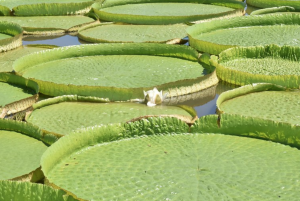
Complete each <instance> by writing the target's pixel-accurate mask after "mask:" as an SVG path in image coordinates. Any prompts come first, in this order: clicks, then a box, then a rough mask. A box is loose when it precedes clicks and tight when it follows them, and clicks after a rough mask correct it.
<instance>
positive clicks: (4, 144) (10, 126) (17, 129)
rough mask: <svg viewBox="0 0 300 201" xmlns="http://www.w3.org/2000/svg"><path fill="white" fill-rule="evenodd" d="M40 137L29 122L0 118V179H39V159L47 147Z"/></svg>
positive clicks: (40, 176)
mask: <svg viewBox="0 0 300 201" xmlns="http://www.w3.org/2000/svg"><path fill="white" fill-rule="evenodd" d="M42 138H43V134H42V132H41V131H40V130H39V129H38V128H37V127H35V126H33V125H31V124H26V123H24V122H18V121H12V120H3V119H0V153H1V154H0V160H1V166H0V180H8V179H10V180H11V179H13V180H21V181H33V182H35V181H38V180H40V179H41V178H42V173H41V171H40V169H39V167H40V159H41V156H42V154H43V153H44V151H45V150H46V149H47V146H46V145H45V144H44V143H43V142H42V141H41V139H42Z"/></svg>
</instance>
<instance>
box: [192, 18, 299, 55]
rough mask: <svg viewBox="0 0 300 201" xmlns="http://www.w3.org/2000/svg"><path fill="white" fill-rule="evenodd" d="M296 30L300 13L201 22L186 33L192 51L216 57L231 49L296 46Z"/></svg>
mask: <svg viewBox="0 0 300 201" xmlns="http://www.w3.org/2000/svg"><path fill="white" fill-rule="evenodd" d="M299 30H300V13H274V14H266V15H253V16H247V17H243V18H234V19H223V20H218V21H211V22H205V23H201V24H198V25H193V26H192V27H189V28H188V29H187V33H188V35H189V41H190V45H191V46H192V47H194V48H196V49H197V50H199V51H201V52H208V53H211V54H220V53H221V52H222V51H223V50H226V49H228V48H231V47H235V46H243V47H248V46H257V45H269V44H276V45H279V46H283V45H290V46H300V35H299Z"/></svg>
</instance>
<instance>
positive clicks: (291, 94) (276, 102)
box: [217, 83, 300, 125]
mask: <svg viewBox="0 0 300 201" xmlns="http://www.w3.org/2000/svg"><path fill="white" fill-rule="evenodd" d="M299 99H300V91H299V90H295V91H286V90H285V88H283V87H280V86H278V85H274V84H267V83H260V84H253V85H245V86H243V87H240V88H237V89H233V90H230V91H227V92H224V93H222V94H221V95H220V96H219V98H218V100H217V107H218V110H219V112H220V113H229V114H236V115H242V116H250V117H257V118H262V119H270V120H274V121H278V122H287V123H290V124H295V125H300V116H299V114H300V102H299Z"/></svg>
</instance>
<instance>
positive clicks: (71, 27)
mask: <svg viewBox="0 0 300 201" xmlns="http://www.w3.org/2000/svg"><path fill="white" fill-rule="evenodd" d="M1 20H3V21H4V20H5V21H8V22H15V23H18V24H19V25H20V26H21V27H22V28H23V29H24V34H43V35H44V34H59V33H66V32H74V31H77V30H78V29H79V28H80V27H82V26H86V25H88V24H91V23H95V24H97V23H99V22H98V21H95V20H94V19H92V18H89V17H85V16H30V17H7V16H5V17H0V21H1Z"/></svg>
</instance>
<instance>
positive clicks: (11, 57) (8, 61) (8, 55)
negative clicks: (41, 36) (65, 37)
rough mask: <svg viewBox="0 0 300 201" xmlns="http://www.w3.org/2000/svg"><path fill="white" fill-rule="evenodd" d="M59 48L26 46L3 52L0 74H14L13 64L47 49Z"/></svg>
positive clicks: (52, 46)
mask: <svg viewBox="0 0 300 201" xmlns="http://www.w3.org/2000/svg"><path fill="white" fill-rule="evenodd" d="M55 47H57V46H54V45H25V46H21V47H18V48H17V49H14V50H11V51H8V52H3V53H1V54H0V72H12V71H13V68H12V64H13V62H14V61H15V60H16V59H18V58H20V57H22V56H24V55H27V54H30V53H33V52H38V51H42V50H46V49H52V48H55Z"/></svg>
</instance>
